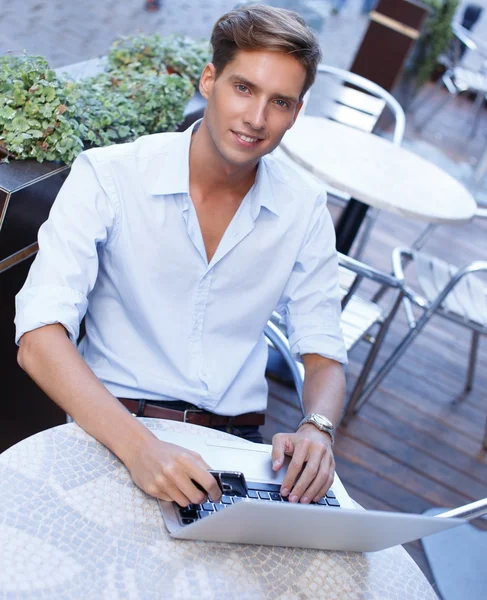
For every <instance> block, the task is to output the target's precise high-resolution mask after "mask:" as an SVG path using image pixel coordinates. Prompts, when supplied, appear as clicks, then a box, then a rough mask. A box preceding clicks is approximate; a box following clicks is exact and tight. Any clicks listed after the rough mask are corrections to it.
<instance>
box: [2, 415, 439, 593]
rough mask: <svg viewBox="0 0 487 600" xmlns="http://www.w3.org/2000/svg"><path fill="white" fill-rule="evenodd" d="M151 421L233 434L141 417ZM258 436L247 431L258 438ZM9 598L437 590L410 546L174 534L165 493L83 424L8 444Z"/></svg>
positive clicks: (5, 539) (5, 570)
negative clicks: (142, 480) (359, 549)
mask: <svg viewBox="0 0 487 600" xmlns="http://www.w3.org/2000/svg"><path fill="white" fill-rule="evenodd" d="M142 422H143V423H144V424H145V425H146V426H147V427H149V428H150V429H153V430H155V429H168V430H176V431H180V430H183V429H185V430H188V431H191V432H192V433H195V434H199V435H204V436H214V437H227V434H225V433H220V432H216V431H213V430H209V429H204V428H202V427H198V426H195V425H188V424H183V423H175V422H169V421H162V420H156V419H142ZM249 443H250V442H249ZM0 598H16V599H23V598H35V599H36V600H37V599H43V598H45V599H49V600H53V599H56V600H61V599H64V598H66V599H67V598H72V599H76V600H88V599H96V600H103V599H109V600H111V599H115V598H130V599H146V598H148V599H152V598H154V599H156V598H157V599H164V600H165V599H170V598H178V599H183V598H188V599H194V598H197V599H206V598H219V599H220V598H239V599H244V598H248V599H263V600H270V599H274V598H275V599H277V598H279V599H288V600H292V599H296V600H297V599H306V598H327V599H330V600H331V599H335V600H348V599H354V600H358V599H359V598H367V599H374V598H376V599H380V600H387V599H388V598H395V599H401V600H407V599H409V598H424V599H433V598H436V595H435V594H434V592H433V590H432V588H431V587H430V585H429V584H428V582H427V580H426V578H425V577H424V576H423V574H422V573H421V571H420V570H419V568H418V567H417V566H416V564H415V563H414V561H413V560H412V559H411V558H410V557H409V555H408V554H407V552H406V551H405V550H404V549H403V548H402V547H400V546H399V547H395V548H391V549H389V550H385V551H382V552H377V553H371V554H359V553H340V552H324V551H316V550H304V549H296V548H276V547H267V546H249V545H237V544H221V543H207V542H191V541H182V540H173V539H172V538H170V537H169V535H168V533H167V531H166V528H165V526H164V522H163V520H162V517H161V513H160V511H159V506H158V503H157V501H156V500H154V499H153V498H151V497H149V496H147V495H146V494H144V493H143V492H142V491H140V490H139V489H138V488H137V487H136V486H135V485H134V484H133V483H132V481H131V479H130V477H129V474H128V472H127V470H126V469H125V467H124V466H123V465H122V464H121V463H120V461H119V460H118V459H117V458H116V457H115V456H114V455H113V454H111V453H110V452H109V451H108V450H107V449H106V448H105V447H104V446H103V445H101V444H99V443H97V442H96V441H95V440H94V439H93V438H92V437H91V436H89V435H88V434H86V433H85V432H84V431H83V430H81V429H80V428H79V427H78V426H77V425H76V424H74V423H70V424H69V425H61V426H59V427H55V428H53V429H50V430H47V431H44V432H41V433H38V434H36V435H34V436H32V437H30V438H28V439H26V440H23V441H22V442H20V443H18V444H17V445H15V446H13V447H12V448H10V449H8V450H7V451H5V452H4V453H3V454H2V455H0Z"/></svg>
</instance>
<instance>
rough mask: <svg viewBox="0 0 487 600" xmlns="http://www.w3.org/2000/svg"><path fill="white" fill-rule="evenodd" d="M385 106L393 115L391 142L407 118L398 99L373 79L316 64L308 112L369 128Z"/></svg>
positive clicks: (398, 137)
mask: <svg viewBox="0 0 487 600" xmlns="http://www.w3.org/2000/svg"><path fill="white" fill-rule="evenodd" d="M384 109H388V110H389V111H390V112H391V114H392V116H393V119H394V132H393V142H394V143H395V144H397V145H399V144H401V142H402V139H403V137H404V129H405V126H406V118H405V115H404V110H403V109H402V107H401V105H400V104H399V102H398V101H397V100H396V99H395V98H394V97H393V96H392V95H391V94H390V93H389V92H387V91H386V90H385V89H384V88H382V87H381V86H380V85H377V84H376V83H374V82H373V81H370V80H369V79H366V78H365V77H362V76H361V75H357V74H356V73H351V72H350V71H346V70H344V69H339V68H337V67H332V66H329V65H323V64H321V65H319V66H318V74H317V76H316V81H315V83H314V84H313V87H312V88H311V90H310V91H309V92H308V94H307V95H306V98H305V107H304V110H305V112H306V113H307V114H311V115H315V116H319V117H324V118H327V119H331V120H332V121H337V122H339V123H342V124H344V125H349V126H350V127H353V128H355V129H360V130H362V131H366V132H368V133H370V132H372V131H373V129H374V127H375V126H376V124H377V121H378V119H379V117H380V116H381V114H382V113H383V111H384Z"/></svg>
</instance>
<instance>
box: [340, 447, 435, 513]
mask: <svg viewBox="0 0 487 600" xmlns="http://www.w3.org/2000/svg"><path fill="white" fill-rule="evenodd" d="M335 461H336V471H337V473H338V475H339V476H340V479H341V480H342V482H343V484H344V485H345V487H347V486H348V484H349V483H353V484H354V485H355V486H356V487H360V488H361V489H363V490H365V491H366V492H367V493H368V494H369V495H370V496H372V497H374V498H377V499H378V500H382V501H386V502H387V504H389V505H390V506H391V507H392V508H393V509H394V510H397V511H402V512H415V513H418V514H419V513H422V512H424V511H425V510H427V509H428V508H431V503H430V502H428V501H427V500H425V499H424V498H422V497H421V496H419V495H417V494H415V493H414V492H411V491H410V490H408V489H405V488H404V487H401V486H399V485H397V484H396V483H395V482H393V481H391V480H390V479H387V478H385V477H383V476H382V475H381V474H380V473H377V472H376V471H375V470H372V469H370V468H369V465H367V466H365V467H364V466H363V463H359V462H358V461H357V460H356V458H355V457H350V456H349V455H348V454H347V453H343V452H342V451H341V450H338V449H337V451H336V453H335Z"/></svg>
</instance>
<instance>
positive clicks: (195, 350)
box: [191, 269, 213, 396]
mask: <svg viewBox="0 0 487 600" xmlns="http://www.w3.org/2000/svg"><path fill="white" fill-rule="evenodd" d="M212 272H213V270H212V269H208V270H207V271H206V272H205V274H204V275H203V276H202V277H201V279H200V282H199V284H198V287H197V290H196V296H195V302H194V309H193V327H192V332H191V358H192V371H193V373H194V375H195V376H196V377H198V378H199V379H200V380H201V382H202V384H203V385H204V386H205V387H206V391H205V393H206V396H208V395H209V393H210V392H209V386H208V383H207V382H206V381H205V380H204V379H203V378H204V377H206V375H207V372H206V369H205V359H204V356H203V323H204V317H205V312H206V306H207V302H208V294H209V291H210V285H211V278H212Z"/></svg>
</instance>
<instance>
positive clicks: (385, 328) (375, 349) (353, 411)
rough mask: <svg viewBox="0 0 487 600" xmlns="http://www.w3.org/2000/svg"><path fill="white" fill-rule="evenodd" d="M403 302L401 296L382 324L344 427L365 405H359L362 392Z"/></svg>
mask: <svg viewBox="0 0 487 600" xmlns="http://www.w3.org/2000/svg"><path fill="white" fill-rule="evenodd" d="M401 301H402V294H399V295H398V297H397V298H396V301H395V303H394V306H393V307H392V309H391V311H390V312H389V314H388V315H387V318H386V319H385V320H384V322H383V323H382V325H381V327H380V329H379V331H378V333H377V335H376V338H375V342H374V344H373V346H372V348H371V349H370V352H369V354H368V356H367V359H366V361H365V364H364V366H363V368H362V371H361V372H360V375H359V377H358V379H357V382H356V384H355V387H354V388H353V390H352V393H351V394H350V400H349V401H348V404H347V408H346V409H345V413H344V415H343V418H342V425H345V426H346V425H347V424H348V422H349V420H350V418H351V417H352V416H353V415H354V414H356V412H357V411H358V409H359V408H360V406H361V405H362V404H363V403H362V404H360V406H359V405H358V402H359V399H360V395H361V393H362V390H363V389H364V386H365V384H366V383H367V378H368V376H369V373H370V371H371V370H372V367H373V366H374V363H375V359H376V358H377V355H378V354H379V350H380V348H381V346H382V342H383V341H384V337H385V335H386V333H387V331H388V329H389V325H390V324H391V322H392V319H393V318H394V315H395V314H396V312H397V310H398V308H399V306H400V305H401Z"/></svg>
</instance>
